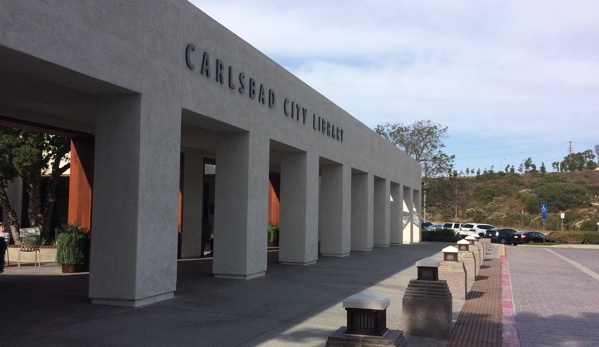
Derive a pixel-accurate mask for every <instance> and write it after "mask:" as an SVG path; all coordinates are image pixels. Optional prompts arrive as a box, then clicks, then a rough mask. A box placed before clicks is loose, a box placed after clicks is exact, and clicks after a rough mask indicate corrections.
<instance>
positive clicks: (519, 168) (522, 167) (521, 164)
mask: <svg viewBox="0 0 599 347" xmlns="http://www.w3.org/2000/svg"><path fill="white" fill-rule="evenodd" d="M523 171H524V163H520V166H519V167H518V172H519V173H523Z"/></svg>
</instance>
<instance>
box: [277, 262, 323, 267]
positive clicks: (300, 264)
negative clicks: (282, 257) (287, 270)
mask: <svg viewBox="0 0 599 347" xmlns="http://www.w3.org/2000/svg"><path fill="white" fill-rule="evenodd" d="M281 264H283V265H299V266H303V265H312V264H316V261H307V262H305V263H294V262H289V261H282V262H281Z"/></svg>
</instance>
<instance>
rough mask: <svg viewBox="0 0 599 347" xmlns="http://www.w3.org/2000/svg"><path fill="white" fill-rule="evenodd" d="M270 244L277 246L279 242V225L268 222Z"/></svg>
mask: <svg viewBox="0 0 599 347" xmlns="http://www.w3.org/2000/svg"><path fill="white" fill-rule="evenodd" d="M268 244H269V245H271V246H277V245H278V244H279V226H278V225H276V224H273V223H271V222H268Z"/></svg>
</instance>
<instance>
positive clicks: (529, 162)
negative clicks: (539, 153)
mask: <svg viewBox="0 0 599 347" xmlns="http://www.w3.org/2000/svg"><path fill="white" fill-rule="evenodd" d="M533 165H534V164H533V163H532V158H528V159H526V161H524V172H528V170H529V169H530V168H531V167H532V166H533ZM535 170H536V166H535Z"/></svg>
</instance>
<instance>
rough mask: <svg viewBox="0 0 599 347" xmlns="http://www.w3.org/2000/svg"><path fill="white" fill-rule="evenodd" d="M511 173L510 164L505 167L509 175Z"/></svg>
mask: <svg viewBox="0 0 599 347" xmlns="http://www.w3.org/2000/svg"><path fill="white" fill-rule="evenodd" d="M509 171H510V164H507V165H506V166H505V172H506V173H508V172H509Z"/></svg>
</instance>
